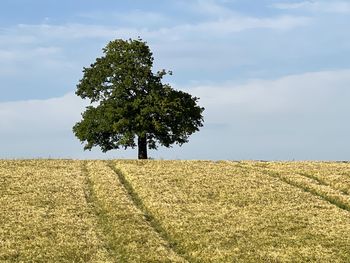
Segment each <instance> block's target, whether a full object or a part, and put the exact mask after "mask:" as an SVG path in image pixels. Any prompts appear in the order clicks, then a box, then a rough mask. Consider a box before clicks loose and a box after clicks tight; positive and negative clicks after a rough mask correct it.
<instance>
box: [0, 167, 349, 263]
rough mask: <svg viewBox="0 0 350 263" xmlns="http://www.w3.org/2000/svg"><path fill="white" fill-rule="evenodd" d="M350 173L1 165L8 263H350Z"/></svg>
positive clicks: (1, 244)
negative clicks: (187, 262)
mask: <svg viewBox="0 0 350 263" xmlns="http://www.w3.org/2000/svg"><path fill="white" fill-rule="evenodd" d="M110 164H112V166H113V164H114V165H115V166H113V167H112V169H111V167H110ZM119 170H120V171H122V173H119ZM349 174H350V164H348V163H319V162H290V163H282V162H269V163H262V162H205V161H114V162H105V161H68V160H67V161H65V160H24V161H0V209H1V210H0V262H186V260H187V261H189V262H350V235H349V233H350V212H349V209H348V207H350V202H349V185H350V183H349V177H350V175H349Z"/></svg>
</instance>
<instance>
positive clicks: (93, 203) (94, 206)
mask: <svg viewBox="0 0 350 263" xmlns="http://www.w3.org/2000/svg"><path fill="white" fill-rule="evenodd" d="M81 172H82V174H83V176H84V177H85V183H86V191H85V199H86V202H87V204H88V205H89V206H90V207H91V210H92V213H93V214H94V215H95V216H96V218H97V224H98V227H99V228H100V230H101V232H102V234H103V235H104V236H103V237H101V239H102V241H103V242H104V244H105V248H106V250H107V252H108V254H109V256H110V258H111V259H114V260H113V262H119V260H120V255H119V253H118V251H117V249H116V248H115V247H114V246H113V242H112V240H113V237H112V236H110V235H111V232H110V231H109V229H110V226H109V223H108V216H107V213H106V211H105V210H104V209H103V208H102V207H100V206H99V205H98V199H97V197H96V195H95V194H94V188H93V182H92V180H91V178H90V176H89V172H88V169H87V161H83V163H82V167H81Z"/></svg>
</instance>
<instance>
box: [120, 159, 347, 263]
mask: <svg viewBox="0 0 350 263" xmlns="http://www.w3.org/2000/svg"><path fill="white" fill-rule="evenodd" d="M116 164H117V166H118V167H121V169H122V171H123V172H124V173H125V174H126V178H127V180H129V182H130V183H131V185H133V188H134V190H135V192H137V193H138V195H139V196H140V198H141V199H142V200H143V202H144V204H145V205H146V206H147V207H148V208H149V210H150V211H151V213H152V214H153V215H154V216H155V217H156V218H158V220H159V222H160V223H161V224H162V226H163V227H164V229H166V230H167V231H168V233H169V236H170V237H172V238H173V239H174V240H176V241H177V243H178V244H179V245H180V246H181V248H182V249H183V250H185V251H187V253H188V254H189V255H190V256H191V257H193V258H196V259H198V262H308V261H311V262H349V259H350V236H349V235H348V233H350V217H349V212H348V211H345V210H343V209H339V207H337V206H335V205H333V204H331V203H329V202H328V201H326V200H324V199H322V198H320V197H319V196H318V195H314V194H313V193H310V192H307V191H305V190H304V189H301V188H298V187H295V186H293V185H290V184H288V183H286V182H285V181H283V180H281V179H280V178H277V177H273V176H270V175H267V174H265V173H263V172H262V171H259V169H249V166H254V164H249V165H247V164H245V163H233V162H232V163H230V162H217V163H214V162H202V161H198V162H194V161H182V162H180V161H176V162H175V161H143V162H139V161H130V162H116ZM247 166H248V169H247V168H245V167H247Z"/></svg>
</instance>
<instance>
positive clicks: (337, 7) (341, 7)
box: [273, 0, 350, 13]
mask: <svg viewBox="0 0 350 263" xmlns="http://www.w3.org/2000/svg"><path fill="white" fill-rule="evenodd" d="M273 7H275V8H278V9H286V10H288V9H302V10H308V11H313V12H325V13H349V12H350V3H349V2H348V1H324V0H322V1H318V0H310V1H302V2H297V3H277V4H274V5H273Z"/></svg>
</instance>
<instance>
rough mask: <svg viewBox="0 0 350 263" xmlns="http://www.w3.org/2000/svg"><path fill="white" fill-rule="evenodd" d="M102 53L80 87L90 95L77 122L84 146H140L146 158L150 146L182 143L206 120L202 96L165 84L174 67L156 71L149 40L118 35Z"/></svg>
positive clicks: (82, 94) (84, 95)
mask: <svg viewBox="0 0 350 263" xmlns="http://www.w3.org/2000/svg"><path fill="white" fill-rule="evenodd" d="M103 53H104V55H103V56H102V57H100V58H97V59H96V61H95V62H94V63H93V64H91V65H90V67H86V68H84V69H83V78H82V79H81V80H80V81H79V83H78V85H77V90H76V94H77V95H78V96H80V97H81V98H83V99H89V100H90V106H88V107H86V110H85V112H84V113H83V114H82V120H81V121H80V122H77V123H76V124H75V125H74V127H73V132H74V134H75V135H76V137H77V138H78V139H79V140H80V141H81V142H82V143H85V145H84V149H85V150H86V149H88V150H91V149H92V147H95V146H99V147H100V148H101V150H102V151H103V152H106V151H109V150H112V149H119V148H124V149H126V148H128V147H131V148H134V147H136V146H138V158H139V159H147V149H148V148H149V149H157V146H158V145H159V144H160V145H162V146H165V147H170V146H171V145H172V144H174V143H176V144H179V145H182V144H183V143H186V142H188V138H189V136H190V135H191V134H192V133H194V132H196V131H198V130H199V127H201V126H203V116H202V112H203V110H204V108H203V107H200V106H198V105H197V102H198V98H197V97H193V96H191V95H190V94H188V93H186V92H183V91H179V90H174V89H173V88H172V87H171V86H170V85H168V84H162V79H163V77H164V76H165V75H166V74H169V73H170V74H171V72H166V71H165V70H161V71H158V72H157V73H153V72H152V66H153V55H152V52H151V51H150V48H149V46H148V45H147V43H146V42H144V41H142V40H141V39H136V40H132V39H129V40H122V39H117V40H114V41H111V42H109V43H108V44H107V46H106V47H105V48H104V49H103Z"/></svg>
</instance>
